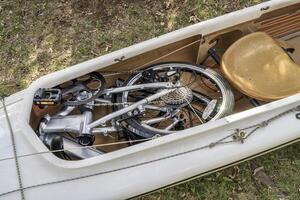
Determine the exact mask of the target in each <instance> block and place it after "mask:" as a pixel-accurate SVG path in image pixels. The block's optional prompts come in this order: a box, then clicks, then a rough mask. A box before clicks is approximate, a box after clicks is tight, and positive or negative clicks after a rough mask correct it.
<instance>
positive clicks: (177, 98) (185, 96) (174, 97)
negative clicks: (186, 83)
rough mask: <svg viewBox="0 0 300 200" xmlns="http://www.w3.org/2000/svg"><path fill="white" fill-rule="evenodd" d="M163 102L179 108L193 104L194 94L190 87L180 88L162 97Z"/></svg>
mask: <svg viewBox="0 0 300 200" xmlns="http://www.w3.org/2000/svg"><path fill="white" fill-rule="evenodd" d="M161 100H162V101H163V102H164V103H165V104H167V105H171V106H179V105H183V104H188V103H191V102H192V100H193V92H192V90H191V89H190V88H188V87H180V88H178V89H176V90H174V91H172V92H169V93H168V94H166V95H164V96H162V97H161Z"/></svg>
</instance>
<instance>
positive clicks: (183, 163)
mask: <svg viewBox="0 0 300 200" xmlns="http://www.w3.org/2000/svg"><path fill="white" fill-rule="evenodd" d="M298 2H300V1H298V0H297V1H295V0H289V1H288V0H287V1H271V2H266V3H264V4H260V5H258V6H254V7H251V8H247V9H244V10H242V11H238V12H234V13H230V14H228V15H225V16H222V17H219V18H216V19H213V20H209V21H206V22H203V23H199V24H196V25H193V26H190V27H187V28H184V29H181V30H178V31H175V32H172V33H169V34H166V35H164V36H161V37H158V38H154V39H152V40H149V41H146V42H143V43H140V44H137V45H134V46H131V47H128V48H126V49H122V50H119V51H116V52H113V53H111V54H108V55H105V56H102V57H99V58H96V59H93V60H90V61H87V62H84V63H81V64H78V65H76V66H73V67H70V68H67V69H65V70H62V71H59V72H55V73H53V74H49V75H47V76H45V77H42V78H41V79H39V80H37V81H36V82H34V83H33V84H32V85H31V86H30V87H29V88H28V89H26V90H24V91H21V92H19V93H16V94H14V95H12V96H10V97H8V98H7V99H6V101H5V102H6V105H7V106H6V107H7V110H8V113H9V119H10V121H11V125H12V128H13V135H14V138H15V140H16V145H15V148H16V150H17V154H18V156H20V155H25V154H32V153H37V152H42V151H47V148H46V147H45V146H44V145H43V144H42V142H41V141H40V140H39V138H38V137H37V136H36V134H35V133H34V131H33V130H32V128H31V127H30V125H29V124H28V121H29V117H30V108H31V105H32V97H33V93H34V92H35V91H36V89H37V88H39V87H45V86H47V87H51V86H54V85H57V84H58V83H62V82H64V81H65V80H68V79H70V78H72V77H78V76H80V75H83V74H85V73H88V72H91V71H94V70H97V69H100V68H101V67H105V66H108V65H111V64H113V63H114V62H115V61H114V60H115V58H118V57H121V56H123V55H125V56H126V58H130V57H133V56H135V55H138V54H140V53H143V52H145V51H149V50H151V49H154V48H157V47H158V46H162V45H166V44H168V43H171V42H174V41H177V40H180V39H183V38H186V37H189V36H192V35H195V34H199V33H200V34H207V33H210V32H214V31H217V30H220V29H224V28H225V27H228V26H232V25H235V24H240V23H242V22H243V21H249V20H251V19H255V18H257V17H259V16H260V15H261V14H262V11H261V8H263V7H266V6H270V10H272V9H278V8H280V7H285V6H287V5H291V4H294V3H298ZM298 105H300V95H299V94H298V95H294V96H291V97H288V98H285V99H282V100H279V101H275V102H272V103H269V104H266V105H263V106H260V107H257V108H253V109H250V110H247V111H244V112H241V113H238V114H234V115H231V116H228V117H225V118H223V119H220V120H217V121H214V122H209V123H206V124H204V125H202V126H200V127H196V128H193V129H189V130H188V131H183V132H178V133H175V134H171V135H168V136H164V137H161V138H159V139H157V140H152V141H148V142H145V143H143V144H142V145H135V146H131V147H128V148H125V149H121V150H118V151H114V152H111V153H108V154H103V155H101V156H97V157H93V158H89V159H85V160H81V161H65V160H61V159H59V158H57V157H55V156H54V155H52V154H42V155H34V156H27V157H19V158H18V161H19V171H20V178H18V176H17V169H16V164H15V159H14V154H13V149H14V148H13V146H12V143H11V132H10V131H9V127H8V123H7V117H6V115H5V113H4V109H3V106H2V105H0V152H1V153H0V180H1V181H0V199H21V192H23V194H24V196H25V199H43V200H47V199H49V200H50V199H56V200H58V199H73V200H75V199H126V198H130V197H134V196H137V195H140V194H144V193H147V192H150V191H153V190H156V189H159V188H162V187H166V186H169V185H172V184H176V183H178V182H180V181H183V180H186V179H190V178H193V177H196V176H200V175H205V174H207V173H211V172H214V171H216V170H220V169H222V168H224V167H228V166H230V165H233V164H236V163H239V162H242V161H244V160H247V159H250V158H252V157H255V156H258V155H260V154H263V153H266V152H268V151H272V150H274V149H276V148H279V147H283V146H285V145H288V144H290V143H293V142H296V141H297V140H299V139H300V132H299V130H300V120H299V119H297V118H296V117H295V114H296V113H297V111H291V112H289V113H287V114H285V115H283V116H281V117H279V118H278V119H276V120H274V121H272V122H270V123H269V124H268V126H266V127H262V128H259V129H258V130H257V131H256V132H255V133H254V134H252V135H251V136H250V137H249V138H247V139H246V140H245V141H244V143H241V142H239V141H236V142H232V143H228V144H219V145H215V146H211V147H207V145H209V144H212V143H215V142H216V141H218V140H220V139H222V138H224V137H226V136H228V135H230V134H232V133H233V132H234V130H235V129H241V128H244V127H248V126H249V125H252V124H257V123H261V122H263V121H264V120H267V119H270V118H272V117H274V116H276V115H278V114H280V113H283V112H285V111H287V110H290V109H292V108H296V107H297V106H298ZM202 147H203V148H202ZM204 147H205V148H204ZM4 158H10V159H4ZM1 159H2V160H1ZM20 180H21V182H22V186H23V189H22V188H21V189H20V187H19V181H20Z"/></svg>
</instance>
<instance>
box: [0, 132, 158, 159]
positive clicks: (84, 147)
mask: <svg viewBox="0 0 300 200" xmlns="http://www.w3.org/2000/svg"><path fill="white" fill-rule="evenodd" d="M155 138H157V136H154V137H152V138H145V139H138V140H129V141H122V142H112V143H106V144H95V145H91V146H81V147H70V148H64V149H59V150H52V151H40V152H35V153H29V154H23V155H19V156H17V158H24V157H29V156H36V155H42V154H47V153H57V152H62V151H68V150H76V149H89V148H93V147H95V148H96V147H105V146H112V145H121V144H127V143H137V142H145V141H149V140H153V139H155ZM14 158H15V157H6V158H1V159H0V162H1V161H5V160H11V159H14Z"/></svg>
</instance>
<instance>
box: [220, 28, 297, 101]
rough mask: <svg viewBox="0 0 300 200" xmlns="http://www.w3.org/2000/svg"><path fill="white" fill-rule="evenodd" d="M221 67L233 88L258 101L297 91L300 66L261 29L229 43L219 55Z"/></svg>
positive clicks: (280, 96) (288, 94)
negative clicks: (225, 49) (221, 54)
mask: <svg viewBox="0 0 300 200" xmlns="http://www.w3.org/2000/svg"><path fill="white" fill-rule="evenodd" d="M221 69H222V71H223V74H224V75H225V77H226V78H227V79H228V80H229V81H230V82H231V84H232V85H233V86H234V87H236V88H237V89H238V90H240V91H241V92H242V93H244V94H246V95H248V96H250V97H252V98H255V99H258V100H262V101H272V100H277V99H281V98H284V97H287V96H290V95H293V94H296V93H298V92H300V66H299V65H297V64H295V63H294V62H293V61H292V59H291V58H290V57H289V56H288V54H287V53H286V52H285V51H284V50H283V49H282V48H281V46H279V43H278V42H277V41H275V40H274V39H272V38H271V37H270V36H268V35H267V34H266V33H263V32H256V33H252V34H249V35H247V36H245V37H243V38H241V39H239V40H238V41H236V42H235V43H234V44H233V45H231V46H230V47H229V48H228V50H227V51H226V52H225V54H224V55H223V57H222V61H221Z"/></svg>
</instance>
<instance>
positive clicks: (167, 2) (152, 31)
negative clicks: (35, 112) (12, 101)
mask: <svg viewBox="0 0 300 200" xmlns="http://www.w3.org/2000/svg"><path fill="white" fill-rule="evenodd" d="M260 2H261V0H248V1H246V0H228V1H225V0H215V1H214V0H156V1H151V0H135V1H133V0H126V1H118V0H102V1H95V0H90V1H83V0H72V1H68V0H62V1H58V0H53V1H37V0H36V1H16V0H15V1H8V0H7V1H6V0H2V1H0V82H1V85H0V94H12V93H14V92H17V91H19V90H21V89H23V88H25V87H27V86H28V85H29V84H30V83H31V82H32V81H33V80H35V79H37V78H38V77H40V76H42V75H44V74H47V73H50V72H53V71H56V70H60V69H63V68H65V67H68V66H70V65H73V64H75V63H79V62H82V61H84V60H88V59H91V58H94V57H97V56H100V55H103V54H106V53H109V52H111V51H114V50H117V49H120V48H123V47H126V46H129V45H132V44H134V43H137V42H140V41H143V40H147V39H150V38H153V37H155V36H159V35H162V34H164V33H167V32H170V31H173V30H176V29H179V28H181V27H185V26H187V25H190V24H193V23H196V22H199V21H203V20H206V19H209V18H213V17H215V16H218V15H221V14H224V13H228V12H231V11H234V10H237V9H240V8H244V7H247V6H250V5H253V4H256V3H260ZM254 172H255V173H254ZM299 190H300V146H299V145H298V144H295V145H292V146H289V147H287V148H284V149H282V150H279V151H276V152H274V153H271V154H268V155H266V156H262V157H260V158H257V159H254V160H252V161H249V162H245V163H243V164H240V165H237V166H235V167H231V168H229V169H226V170H223V171H220V172H217V173H214V174H212V175H209V176H206V177H203V178H199V179H196V180H193V181H190V182H187V183H184V184H181V185H178V186H175V187H172V188H169V189H165V190H161V191H158V192H156V193H153V194H150V195H148V196H145V197H139V198H137V199H208V200H211V199H233V200H246V199H249V200H250V199H251V200H252V199H300V193H299Z"/></svg>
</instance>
